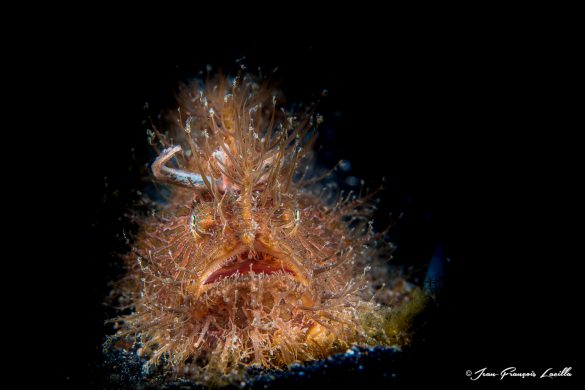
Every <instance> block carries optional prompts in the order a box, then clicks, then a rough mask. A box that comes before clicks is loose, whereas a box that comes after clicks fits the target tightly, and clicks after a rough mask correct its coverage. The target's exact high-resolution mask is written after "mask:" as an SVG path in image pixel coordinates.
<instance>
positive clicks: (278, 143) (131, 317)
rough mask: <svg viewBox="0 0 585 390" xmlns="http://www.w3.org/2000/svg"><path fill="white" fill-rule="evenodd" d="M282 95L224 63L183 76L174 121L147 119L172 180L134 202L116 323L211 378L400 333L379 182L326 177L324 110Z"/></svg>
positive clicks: (155, 354) (158, 353) (183, 368)
mask: <svg viewBox="0 0 585 390" xmlns="http://www.w3.org/2000/svg"><path fill="white" fill-rule="evenodd" d="M280 100H281V97H280V95H279V93H278V92H277V91H275V90H274V89H272V88H270V86H269V84H268V83H267V82H265V81H262V80H258V79H257V78H255V77H252V76H249V75H244V76H242V75H240V76H238V77H236V78H235V79H233V80H230V79H228V78H226V77H217V78H215V79H211V80H208V81H207V82H206V83H201V84H197V85H195V86H192V87H189V88H188V89H187V91H186V92H185V93H184V94H183V96H182V97H181V101H180V109H179V110H178V113H177V117H176V121H175V123H176V125H175V128H172V129H170V130H168V131H167V132H166V133H164V134H162V133H159V132H158V131H156V132H152V135H153V137H156V138H157V141H158V142H157V146H155V148H156V150H157V152H158V153H159V155H158V158H157V159H156V160H155V161H154V163H153V164H152V173H153V177H154V179H155V181H156V182H158V183H161V184H165V185H166V186H167V187H168V190H169V191H170V192H169V195H168V196H167V199H166V201H165V202H159V203H158V204H157V205H156V211H155V212H153V213H151V214H149V215H147V216H137V220H138V225H139V229H138V231H137V233H136V236H135V237H134V242H133V248H132V251H131V252H130V253H128V254H126V255H125V256H124V259H125V262H126V266H127V275H126V277H125V278H124V279H123V280H122V281H121V282H120V283H119V286H118V287H117V289H118V292H119V293H120V296H121V297H122V299H123V300H125V301H126V302H128V304H129V306H130V307H131V308H132V312H131V313H130V314H126V315H123V316H121V317H120V318H118V319H117V321H118V323H119V324H120V330H119V331H118V335H117V336H118V337H122V338H126V339H130V340H134V341H135V342H136V343H139V344H140V347H141V348H140V350H139V352H140V354H141V355H142V356H143V358H144V360H145V361H146V362H148V364H151V365H153V364H155V365H158V364H163V365H165V366H166V367H168V368H169V369H171V370H172V371H173V372H175V373H176V374H177V375H183V376H185V375H186V376H189V377H192V378H194V379H195V380H202V381H205V380H207V381H209V380H210V378H212V377H221V376H226V375H236V374H237V373H242V372H243V371H244V370H245V369H246V368H247V367H249V366H251V365H258V366H260V367H262V368H266V369H285V368H286V367H287V365H289V364H291V363H295V362H304V361H309V360H315V359H320V358H324V357H326V356H329V355H331V354H333V353H336V352H339V351H345V350H346V349H347V348H349V347H351V346H352V345H378V344H388V343H390V342H391V338H390V336H389V335H388V334H387V333H386V332H384V322H383V321H384V318H385V315H384V314H382V313H383V310H380V307H381V306H382V307H383V306H384V304H386V303H388V299H387V297H388V296H390V295H392V291H391V289H390V287H389V286H390V284H391V283H388V278H389V275H388V267H387V264H386V263H387V261H388V260H389V257H390V252H391V250H390V247H389V245H388V244H386V243H385V242H384V240H382V239H381V233H378V234H376V233H374V232H373V231H372V224H371V222H370V221H371V218H372V213H373V210H374V209H375V207H374V201H373V200H372V194H371V193H370V194H369V195H365V196H362V195H361V194H360V195H359V196H355V195H352V194H349V195H345V196H344V195H343V194H342V193H341V194H340V193H338V192H337V191H336V190H332V189H331V187H330V186H328V185H323V184H322V183H323V182H322V179H323V177H325V176H327V175H324V176H320V177H319V176H318V174H317V173H315V169H314V167H313V164H312V163H311V155H312V154H311V148H312V145H313V143H314V140H315V134H316V132H315V131H314V129H315V127H316V126H317V125H318V123H320V122H321V120H322V118H321V117H320V116H318V115H316V114H315V113H314V109H313V107H312V106H309V107H307V108H306V109H305V110H303V111H302V112H297V113H289V112H287V111H286V110H284V109H283V108H281V107H280V105H279V102H280ZM320 183H321V184H320ZM384 281H386V283H387V285H385V284H383V283H382V282H384ZM385 297H386V298H385Z"/></svg>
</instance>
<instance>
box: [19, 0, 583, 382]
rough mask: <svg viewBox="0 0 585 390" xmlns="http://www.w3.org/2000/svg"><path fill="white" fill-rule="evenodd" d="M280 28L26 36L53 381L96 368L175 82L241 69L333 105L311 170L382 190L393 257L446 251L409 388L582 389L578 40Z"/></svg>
mask: <svg viewBox="0 0 585 390" xmlns="http://www.w3.org/2000/svg"><path fill="white" fill-rule="evenodd" d="M281 15H282V13H281V12H275V13H274V14H272V15H270V14H269V15H268V16H263V15H262V16H261V15H258V16H257V17H256V18H253V19H243V20H244V22H245V23H242V25H239V24H238V25H236V24H234V23H233V22H231V21H228V20H225V19H223V18H222V17H221V15H220V14H219V11H217V10H216V11H214V12H211V13H210V12H209V11H205V12H204V11H201V13H200V14H198V16H197V17H190V15H189V14H186V15H182V14H181V12H180V10H177V14H174V15H172V16H169V15H164V16H163V15H160V16H158V17H153V18H149V19H145V18H142V17H139V16H135V17H134V16H125V17H120V18H118V17H116V16H115V15H113V14H112V15H110V14H109V13H106V14H99V16H95V15H94V14H93V13H90V12H88V13H83V17H81V16H80V17H78V18H75V19H71V20H68V22H67V23H65V24H63V25H59V23H56V22H55V23H49V24H48V26H46V28H40V29H39V31H38V34H36V35H35V38H34V41H35V42H34V43H35V46H34V47H35V50H33V52H34V53H33V57H34V61H33V60H31V61H26V63H27V67H26V71H25V73H26V75H25V76H23V78H22V81H23V83H22V85H23V87H22V88H21V89H22V91H21V92H24V95H25V96H27V95H28V96H27V99H32V100H34V105H30V106H29V105H27V109H26V110H27V113H26V114H27V115H28V118H33V119H31V120H27V122H28V123H33V124H34V125H35V129H37V130H35V131H36V133H34V134H35V138H34V142H33V140H29V139H27V136H23V137H22V138H21V143H24V144H29V143H33V144H34V145H32V146H31V148H32V152H33V153H34V154H35V155H36V156H37V157H38V159H33V161H34V162H33V163H32V164H31V165H32V167H34V168H35V169H37V170H38V172H39V174H38V175H37V177H36V179H35V180H36V185H37V188H41V189H43V191H42V192H41V193H39V192H35V193H34V194H33V193H29V194H31V199H30V200H29V199H28V198H27V199H26V200H27V201H28V204H29V205H34V206H33V208H34V212H33V218H34V219H35V220H38V222H36V223H41V224H42V225H43V226H44V230H43V234H40V235H38V237H36V239H35V242H34V244H33V245H31V244H29V243H27V245H31V247H30V249H31V250H34V249H38V250H39V252H40V254H39V255H38V256H36V257H35V258H34V262H33V264H35V269H36V270H39V271H40V272H39V273H40V276H41V280H42V281H43V283H41V284H39V285H38V286H39V289H38V293H37V294H35V299H36V300H35V301H31V300H28V303H27V304H28V305H30V307H34V308H36V311H34V313H35V314H34V316H35V321H33V322H31V324H32V328H33V332H32V333H29V336H28V338H32V345H33V347H32V348H34V349H33V350H34V351H35V352H36V354H35V356H36V358H35V359H36V360H38V361H39V365H40V366H42V367H43V368H44V369H46V371H47V375H49V376H50V378H51V379H53V380H56V381H58V382H61V383H69V384H72V385H74V386H81V387H84V386H85V385H87V384H88V383H89V381H90V379H89V378H90V376H91V375H90V374H91V371H92V367H93V366H94V365H95V363H96V361H97V359H98V358H99V356H100V344H101V342H102V341H103V337H104V331H105V330H106V329H107V327H105V326H104V325H103V320H104V316H105V315H107V310H106V309H104V307H103V306H102V305H101V302H102V301H103V298H104V295H105V294H107V291H108V286H107V283H108V282H109V281H110V280H111V277H112V258H113V254H114V253H116V251H119V250H121V249H122V248H124V246H123V245H122V244H121V242H122V239H121V238H120V233H121V231H122V228H123V227H124V224H123V222H122V221H121V220H119V217H120V216H121V215H122V214H123V213H124V212H125V210H126V208H127V207H129V206H130V205H131V202H132V201H133V200H134V199H136V195H135V191H136V190H137V189H141V188H144V186H145V185H147V181H144V180H143V174H144V166H145V164H147V163H149V162H150V161H151V160H152V158H153V155H152V152H151V151H150V150H149V149H148V146H147V145H146V135H145V131H146V128H147V127H148V125H147V124H145V123H144V121H145V120H146V119H147V117H148V115H154V116H156V114H157V113H158V112H160V111H162V110H164V109H169V108H172V107H173V106H174V97H173V94H174V92H175V91H176V88H177V84H178V82H179V81H184V80H188V79H189V78H191V77H193V76H195V75H197V72H198V71H199V70H201V69H204V68H205V65H206V64H211V65H212V66H213V68H214V69H217V68H218V67H223V68H224V69H228V70H229V69H234V68H235V62H236V59H239V58H241V57H242V56H246V60H245V61H244V63H245V64H246V65H247V66H248V69H250V70H251V71H255V70H256V68H257V67H258V66H261V67H262V69H263V70H264V71H265V72H268V71H270V70H272V69H273V68H275V67H278V68H279V70H278V71H277V72H276V73H275V76H274V77H275V78H277V79H280V80H282V84H281V85H282V88H283V90H284V91H285V94H286V96H287V97H288V99H289V101H290V102H298V101H312V100H315V98H316V97H317V96H318V95H319V94H320V92H321V91H322V90H323V89H327V90H328V96H327V97H326V98H324V99H322V102H321V103H320V105H319V111H320V112H321V113H323V115H324V116H325V123H324V127H323V129H322V136H320V138H319V143H320V144H321V145H323V151H322V152H321V153H320V155H319V156H320V157H319V158H320V162H321V163H322V164H323V165H324V166H332V165H333V164H334V163H335V162H336V161H337V159H340V158H343V159H347V160H349V161H351V163H352V171H351V174H352V175H355V176H357V177H359V178H363V179H364V180H365V181H366V183H368V185H370V186H371V187H375V186H376V185H377V184H378V183H379V182H380V179H381V178H382V177H385V179H386V183H387V184H386V188H387V189H386V191H385V192H384V194H383V195H382V198H383V203H382V208H381V215H380V216H379V217H378V219H379V220H381V221H383V220H384V218H385V216H384V215H386V214H387V213H388V212H390V211H393V212H396V213H399V212H404V213H405V216H404V221H405V222H404V223H403V224H402V225H399V226H398V227H397V228H396V229H397V230H396V231H395V233H394V234H395V236H394V237H395V238H396V240H398V244H399V247H398V251H399V252H398V255H397V257H398V258H399V259H402V260H404V261H413V262H415V263H417V262H423V261H424V260H422V259H425V260H428V259H429V258H430V255H431V254H432V245H433V244H435V243H437V242H442V243H443V244H444V245H445V247H446V249H447V254H448V255H449V257H450V258H451V264H450V269H449V273H448V280H447V284H446V289H445V292H444V299H443V301H442V302H440V315H439V318H438V319H436V320H435V321H436V322H435V324H434V325H433V328H432V329H433V330H432V331H431V332H430V333H429V334H427V335H426V336H425V341H424V343H423V345H422V346H421V347H420V348H421V353H420V354H419V355H417V356H418V357H417V358H416V359H415V360H413V362H412V365H411V366H410V368H409V370H407V372H406V373H405V375H406V378H407V381H421V380H424V381H426V380H428V381H429V382H433V383H442V382H444V383H470V382H469V380H468V378H466V377H465V371H466V370H468V369H471V370H474V371H475V370H477V369H479V368H482V367H486V366H487V367H489V368H490V369H491V368H493V369H494V370H500V369H502V368H505V367H508V366H516V367H518V369H519V370H520V371H522V370H526V371H531V370H536V371H537V372H538V371H539V370H541V369H542V368H548V367H553V368H555V369H556V370H560V369H562V368H563V367H565V366H567V367H571V366H572V367H573V373H574V374H575V375H577V376H578V375H579V367H578V365H577V364H576V342H577V339H578V337H577V333H576V326H577V323H578V322H577V320H576V318H575V316H576V315H575V313H576V311H577V310H578V309H579V308H578V306H576V294H577V293H576V289H577V286H578V283H577V282H576V281H575V279H577V276H578V275H577V272H576V266H575V263H577V262H579V261H580V258H579V256H578V254H576V253H575V252H572V251H571V250H570V243H571V242H572V241H573V240H574V237H576V236H577V235H576V234H574V235H573V236H572V235H570V234H569V233H568V232H567V231H566V230H567V229H566V227H567V225H566V223H567V222H566V221H567V220H570V219H572V218H573V217H572V215H573V213H574V211H576V210H573V209H572V208H570V207H567V204H568V203H569V200H570V198H571V197H572V196H573V193H572V190H571V189H570V187H571V186H572V184H571V183H575V181H576V180H577V176H575V175H574V167H575V166H576V163H577V158H578V155H577V154H576V152H577V149H578V148H577V145H576V143H575V142H574V141H573V140H572V139H571V137H570V135H569V134H570V130H572V129H574V127H573V126H572V125H571V124H570V123H568V124H567V123H566V122H565V120H566V119H567V118H566V115H565V114H564V111H565V110H566V111H571V109H572V107H571V106H570V103H568V102H570V99H567V100H566V101H567V104H565V103H564V99H566V98H567V96H568V93H569V90H570V89H571V86H570V83H571V82H572V80H571V77H570V76H569V77H567V73H568V67H570V66H572V65H574V62H573V61H574V59H573V57H572V56H573V50H572V49H571V45H570V44H568V43H567V39H568V38H569V37H570V36H571V31H570V27H571V26H565V28H567V30H566V31H565V30H559V29H558V28H556V27H554V28H553V27H552V26H548V25H547V23H534V24H531V23H528V24H518V23H517V22H518V20H516V19H513V18H512V20H503V19H502V20H500V19H497V20H494V19H491V20H487V21H481V22H480V20H479V19H475V18H469V19H468V20H467V21H465V22H461V21H460V20H455V21H452V20H448V21H447V20H445V21H444V22H443V21H442V20H434V23H427V22H426V21H419V20H418V19H417V17H414V16H413V17H411V18H410V19H409V21H408V22H404V23H399V22H400V19H401V18H400V17H396V16H395V17H392V18H391V19H389V20H385V18H384V17H378V18H374V19H372V18H371V17H372V16H373V15H369V16H363V15H355V16H347V17H346V18H344V19H338V18H337V17H334V16H333V15H331V16H330V17H327V18H317V17H314V16H311V15H312V14H311V12H310V10H308V11H307V14H306V15H307V16H306V17H305V18H302V17H301V18H298V19H295V18H291V19H292V20H288V19H287V20H284V19H281ZM92 16H95V18H94V17H92ZM212 16H213V17H212ZM236 16H237V15H236ZM236 19H237V18H236ZM430 19H433V18H432V17H431V18H430ZM454 19H457V18H454ZM565 38H567V39H565ZM25 46H26V45H25ZM37 47H38V48H39V49H38V50H37V49H36V48H37ZM20 49H22V50H23V51H24V52H26V51H27V47H21V48H20ZM30 54H31V53H30V52H29V53H28V55H30ZM27 58H28V57H27ZM30 84H32V85H33V86H32V87H29V86H28V85H30ZM24 85H27V86H26V87H25V86H24ZM29 96H30V97H29ZM562 100H563V102H561V101H562ZM27 101H28V100H27ZM145 102H148V103H149V109H146V110H145V109H144V104H145ZM567 130H568V131H567ZM566 131H567V132H566ZM106 178H107V179H106ZM106 183H107V184H106ZM419 239H420V240H419ZM417 242H422V243H423V244H420V245H417ZM37 264H38V266H37ZM39 302H40V303H39ZM35 332H36V333H35ZM31 334H34V335H35V336H30V335H31ZM39 346H41V348H40V349H39ZM41 362H42V363H41ZM26 366H27V370H32V371H33V372H36V369H35V368H34V367H35V366H34V365H32V366H30V365H28V364H27V365H26ZM31 367H32V368H31ZM35 378H37V379H38V378H45V379H39V380H46V377H38V376H35ZM563 380H565V381H566V380H567V378H560V379H556V380H555V381H554V382H556V383H559V382H561V381H563ZM551 382H552V381H551Z"/></svg>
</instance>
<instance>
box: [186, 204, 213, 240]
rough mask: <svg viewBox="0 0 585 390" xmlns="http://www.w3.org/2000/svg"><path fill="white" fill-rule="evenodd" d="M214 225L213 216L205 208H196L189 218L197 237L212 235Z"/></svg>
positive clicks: (191, 227) (192, 230)
mask: <svg viewBox="0 0 585 390" xmlns="http://www.w3.org/2000/svg"><path fill="white" fill-rule="evenodd" d="M214 223H215V220H214V217H213V215H212V214H211V213H210V210H207V209H205V208H196V209H195V210H193V212H192V213H191V216H190V217H189V225H190V226H189V227H190V229H191V232H192V233H193V234H194V235H196V236H201V235H209V234H211V229H212V228H213V225H214Z"/></svg>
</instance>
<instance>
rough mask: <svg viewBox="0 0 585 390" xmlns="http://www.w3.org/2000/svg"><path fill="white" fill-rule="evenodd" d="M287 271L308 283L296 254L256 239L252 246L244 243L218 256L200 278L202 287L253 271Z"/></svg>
mask: <svg viewBox="0 0 585 390" xmlns="http://www.w3.org/2000/svg"><path fill="white" fill-rule="evenodd" d="M276 273H280V274H285V275H287V276H289V277H291V278H292V279H295V280H297V281H298V282H299V283H301V284H304V285H307V284H308V282H307V278H306V275H305V272H303V268H302V267H301V266H300V264H299V263H298V262H297V261H295V260H294V259H293V258H291V257H289V256H286V255H285V254H283V253H280V252H277V251H274V250H272V249H270V248H269V247H267V246H266V245H263V244H260V243H256V244H255V245H254V247H253V248H252V249H251V248H250V247H247V246H242V247H240V248H238V249H236V250H234V251H232V252H230V253H229V254H227V255H226V256H223V257H221V258H218V259H216V260H214V261H213V262H212V263H211V265H210V266H209V267H208V268H207V270H206V272H204V274H203V275H202V277H201V278H200V279H199V286H200V290H205V289H207V288H209V287H211V286H212V285H213V284H214V283H217V282H219V281H221V280H223V279H225V278H230V277H233V276H234V275H235V278H234V280H237V279H238V278H239V277H245V276H250V274H253V275H261V274H263V275H272V274H276Z"/></svg>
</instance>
